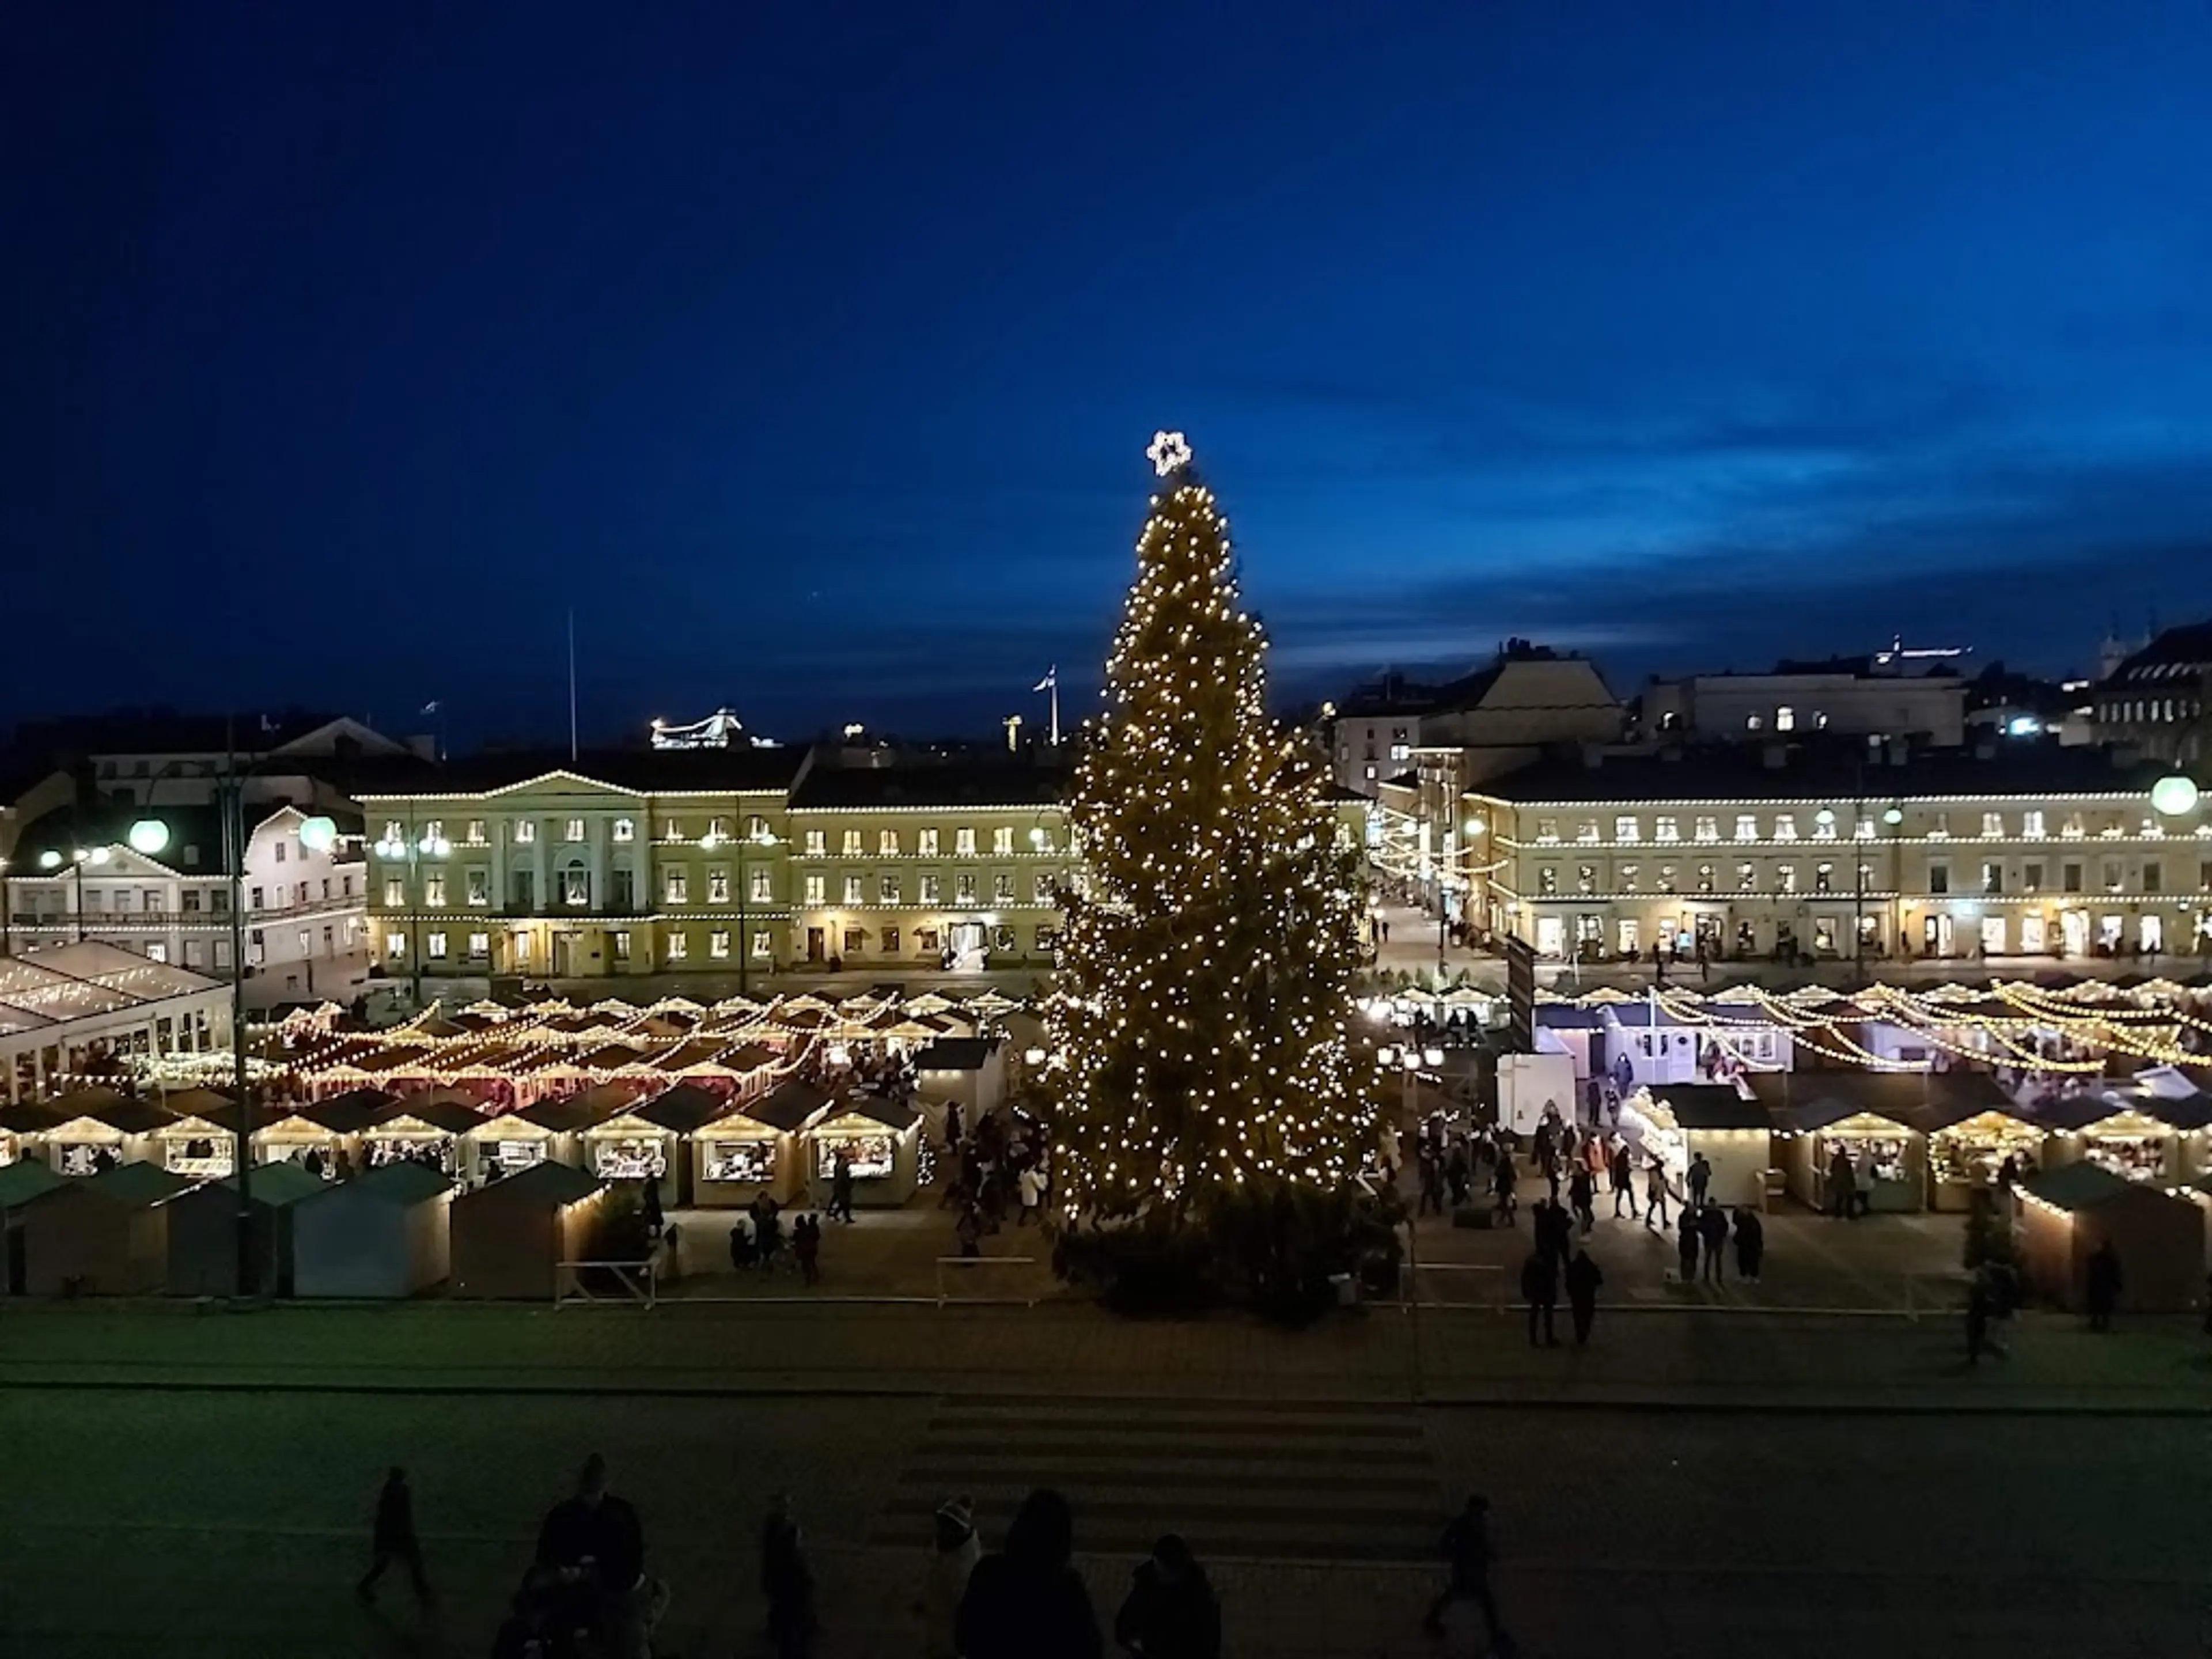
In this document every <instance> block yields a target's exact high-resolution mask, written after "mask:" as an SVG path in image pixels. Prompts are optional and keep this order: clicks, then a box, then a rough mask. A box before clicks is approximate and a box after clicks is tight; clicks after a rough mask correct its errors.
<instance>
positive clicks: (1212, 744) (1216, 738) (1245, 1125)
mask: <svg viewBox="0 0 2212 1659" xmlns="http://www.w3.org/2000/svg"><path fill="white" fill-rule="evenodd" d="M1146 454H1147V455H1148V456H1149V457H1150V458H1151V459H1152V465H1153V467H1154V470H1155V471H1157V472H1158V474H1159V476H1160V477H1161V478H1162V480H1163V485H1162V490H1163V493H1161V494H1159V495H1154V496H1153V497H1152V511H1151V515H1150V517H1149V519H1148V520H1147V521H1146V525H1145V527H1144V530H1143V532H1142V533H1141V534H1140V536H1139V538H1138V542H1137V578H1136V580H1135V583H1134V584H1133V586H1131V588H1130V590H1129V594H1128V599H1127V604H1126V605H1125V608H1124V611H1123V615H1122V618H1121V626H1120V628H1119V629H1118V631H1117V632H1116V634H1115V640H1114V645H1113V648H1112V652H1111V653H1110V654H1109V657H1108V659H1107V661H1106V677H1105V688H1104V692H1103V699H1104V702H1105V708H1104V710H1103V713H1102V714H1100V715H1099V716H1097V718H1096V719H1095V720H1092V721H1091V722H1090V723H1089V724H1088V726H1087V727H1086V731H1085V744H1084V751H1083V758H1082V761H1081V763H1080V764H1079V768H1078V769H1077V773H1076V777H1075V783H1074V787H1073V792H1072V795H1071V800H1070V805H1069V809H1068V810H1069V821H1070V823H1071V825H1072V827H1073V833H1074V835H1075V836H1076V837H1077V838H1078V842H1077V844H1079V845H1080V847H1081V848H1082V849H1083V856H1084V860H1085V874H1086V880H1085V884H1084V885H1083V887H1082V889H1081V890H1075V891H1070V892H1067V893H1065V894H1063V896H1062V902H1063V904H1064V906H1065V910H1066V927H1065V929H1064V931H1063V933H1062V934H1061V939H1060V975H1059V980H1058V983H1057V987H1056V989H1055V991H1054V995H1053V997H1052V998H1051V1000H1049V1001H1048V1004H1047V1008H1046V1014H1047V1023H1048V1029H1049V1030H1050V1033H1051V1037H1052V1042H1051V1047H1052V1049H1053V1051H1054V1053H1053V1058H1052V1060H1051V1061H1050V1063H1049V1064H1050V1070H1051V1073H1052V1076H1053V1080H1054V1089H1055V1092H1056V1093H1057V1095H1058V1097H1059V1099H1060V1112H1059V1115H1058V1119H1057V1121H1056V1123H1055V1151H1056V1153H1057V1155H1058V1161H1057V1162H1056V1164H1055V1166H1054V1180H1055V1184H1056V1186H1057V1188H1058V1191H1059V1195H1060V1201H1061V1205H1062V1207H1063V1210H1064V1212H1065V1213H1066V1215H1067V1216H1068V1217H1069V1218H1078V1217H1081V1216H1084V1215H1086V1214H1088V1215H1096V1216H1103V1217H1112V1216H1122V1215H1129V1214H1133V1213H1136V1212H1139V1211H1147V1210H1159V1209H1163V1208H1164V1210H1165V1211H1166V1212H1169V1213H1170V1214H1173V1215H1178V1216H1179V1215H1182V1214H1184V1213H1186V1212H1190V1211H1192V1210H1193V1209H1194V1208H1200V1207H1202V1206H1203V1205H1204V1203H1205V1201H1206V1198H1207V1197H1208V1196H1209V1194H1213V1193H1216V1192H1220V1191H1224V1190H1226V1189H1230V1188H1237V1187H1239V1186H1242V1185H1243V1184H1244V1183H1246V1182H1252V1181H1255V1180H1259V1179H1268V1180H1279V1181H1288V1182H1295V1183H1298V1184H1302V1185H1310V1186H1313V1187H1317V1188H1328V1187H1335V1186H1339V1185H1340V1184H1342V1183H1343V1182H1346V1181H1348V1180H1349V1179H1351V1177H1352V1174H1353V1172H1354V1171H1355V1170H1357V1169H1358V1166H1359V1163H1360V1160H1361V1158H1362V1157H1363V1156H1364V1153H1365V1152H1366V1150H1367V1149H1368V1147H1370V1146H1371V1145H1373V1144H1374V1142H1375V1139H1376V1133H1377V1131H1378V1125H1379V1118H1378V1116H1377V1112H1376V1101H1377V1099H1378V1098H1379V1095H1380V1079H1379V1078H1378V1076H1377V1075H1376V1071H1375V1062H1374V1058H1373V1054H1372V1051H1371V1048H1370V1046H1369V1045H1367V1044H1365V1043H1362V1042H1354V1041H1353V1038H1352V1014H1353V1009H1354V1000H1353V999H1354V980H1355V975H1356V974H1357V971H1358V963H1359V960H1360V940H1359V933H1360V928H1361V926H1362V922H1363V913H1362V908H1361V906H1360V902H1359V897H1358V894H1359V880H1358V866H1357V854H1356V852H1355V850H1354V849H1353V848H1350V847H1349V846H1346V845H1345V844H1343V843H1342V842H1340V838H1339V836H1338V834H1337V831H1336V822H1335V818H1334V813H1333V811H1332V809H1331V808H1330V806H1329V805H1328V800H1327V799H1326V794H1325V788H1324V786H1325V783H1326V779H1325V777H1324V775H1323V774H1322V771H1321V769H1320V765H1319V762H1318V759H1317V757H1315V756H1314V755H1313V754H1312V753H1311V752H1310V750H1309V749H1308V748H1306V747H1305V746H1304V745H1303V744H1299V743H1297V742H1295V741H1293V740H1292V739H1291V738H1289V737H1287V736H1286V735H1285V733H1284V732H1282V731H1281V730H1280V728H1279V727H1278V726H1275V725H1274V724H1273V722H1271V721H1270V720H1268V719H1267V712H1266V690H1267V678H1266V665H1265V659H1266V653H1267V641H1266V640H1265V638H1264V637H1263V636H1262V635H1261V629H1260V627H1259V625H1258V623H1256V622H1255V620H1254V619H1253V618H1252V617H1250V616H1249V614H1247V613H1246V612H1245V611H1243V609H1242V608H1241V606H1240V605H1239V602H1238V597H1237V586H1236V579H1235V567H1234V564H1233V560H1232V554H1231V543H1230V538H1229V526H1228V522H1227V520H1225V519H1224V518H1223V517H1222V515H1221V513H1220V512H1219V510H1218V507H1217V506H1216V504H1215V501H1214V497H1213V494H1212V491H1211V490H1210V489H1207V488H1206V485H1205V483H1203V482H1201V481H1200V478H1199V477H1198V475H1197V473H1196V472H1195V471H1194V469H1193V467H1192V465H1191V451H1190V447H1189V445H1188V442H1187V441H1185V440H1184V438H1183V436H1182V434H1180V433H1174V432H1161V433H1158V434H1157V435H1155V436H1154V438H1153V440H1152V446H1151V447H1150V448H1149V449H1147V450H1146Z"/></svg>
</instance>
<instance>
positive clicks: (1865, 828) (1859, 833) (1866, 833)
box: [1851, 817, 1874, 841]
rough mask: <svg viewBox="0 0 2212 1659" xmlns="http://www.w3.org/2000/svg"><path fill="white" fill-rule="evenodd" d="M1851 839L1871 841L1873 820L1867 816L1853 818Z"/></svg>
mask: <svg viewBox="0 0 2212 1659" xmlns="http://www.w3.org/2000/svg"><path fill="white" fill-rule="evenodd" d="M1851 839H1852V840H1854V841H1872V840H1873V839H1874V820H1873V819H1872V818H1869V817H1860V818H1854V819H1853V820H1852V821H1851Z"/></svg>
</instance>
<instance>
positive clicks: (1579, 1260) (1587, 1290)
mask: <svg viewBox="0 0 2212 1659" xmlns="http://www.w3.org/2000/svg"><path fill="white" fill-rule="evenodd" d="M1566 1280H1567V1310H1568V1312H1569V1313H1570V1314H1571V1315H1572V1316H1573V1317H1574V1323H1575V1346H1577V1348H1579V1347H1583V1346H1587V1345H1588V1343H1589V1334H1590V1322H1591V1321H1592V1320H1594V1319H1595V1318H1596V1317H1597V1287H1598V1286H1599V1285H1602V1284H1604V1283H1605V1274H1604V1273H1602V1272H1601V1271H1600V1270H1599V1268H1598V1265H1597V1261H1596V1259H1595V1257H1593V1256H1592V1255H1590V1253H1589V1251H1588V1250H1577V1252H1576V1253H1575V1259H1574V1260H1573V1261H1570V1262H1569V1263H1567V1272H1566Z"/></svg>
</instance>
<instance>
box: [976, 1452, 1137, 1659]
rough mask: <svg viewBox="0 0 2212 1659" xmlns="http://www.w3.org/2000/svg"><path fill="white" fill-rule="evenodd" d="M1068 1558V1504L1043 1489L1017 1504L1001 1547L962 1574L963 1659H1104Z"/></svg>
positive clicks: (1071, 1538) (1071, 1531) (1087, 1600)
mask: <svg viewBox="0 0 2212 1659" xmlns="http://www.w3.org/2000/svg"><path fill="white" fill-rule="evenodd" d="M1074 1553H1075V1521H1074V1517H1073V1515H1072V1514H1071V1513H1070V1512H1069V1510H1068V1507H1067V1499H1066V1498H1063V1497H1062V1496H1060V1493H1059V1492H1054V1490H1053V1489H1052V1488H1051V1487H1049V1486H1040V1487H1038V1488H1037V1489H1036V1491H1034V1492H1031V1493H1030V1495H1029V1496H1028V1497H1027V1498H1024V1499H1022V1506H1021V1508H1020V1509H1019V1510H1018V1511H1016V1513H1015V1515H1014V1520H1013V1524H1012V1526H1010V1527H1008V1528H1006V1548H1004V1549H1002V1550H1000V1551H998V1552H996V1553H994V1554H990V1555H987V1556H985V1557H984V1558H983V1559H981V1561H978V1562H977V1563H976V1564H975V1571H973V1572H971V1573H970V1574H969V1575H968V1589H967V1592H966V1593H965V1594H964V1595H962V1596H961V1598H960V1617H959V1619H958V1620H957V1626H958V1630H957V1634H958V1636H959V1638H960V1639H959V1647H960V1652H961V1655H962V1656H963V1659H1103V1652H1104V1645H1103V1643H1101V1641H1100V1640H1099V1637H1098V1616H1097V1614H1096V1613H1093V1612H1092V1611H1091V1592H1090V1591H1089V1590H1088V1589H1085V1587H1084V1583H1083V1575H1082V1574H1081V1573H1079V1572H1078V1571H1076V1570H1075V1566H1074V1564H1073V1559H1072V1558H1073V1555H1074Z"/></svg>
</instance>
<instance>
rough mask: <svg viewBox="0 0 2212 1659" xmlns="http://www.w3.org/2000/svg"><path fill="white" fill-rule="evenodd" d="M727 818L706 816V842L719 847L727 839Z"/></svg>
mask: <svg viewBox="0 0 2212 1659" xmlns="http://www.w3.org/2000/svg"><path fill="white" fill-rule="evenodd" d="M729 838H730V821H729V819H727V818H720V817H716V818H708V820H707V839H708V842H711V843H713V844H714V846H716V847H720V845H721V844H722V843H723V842H726V841H727V840H729Z"/></svg>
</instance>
